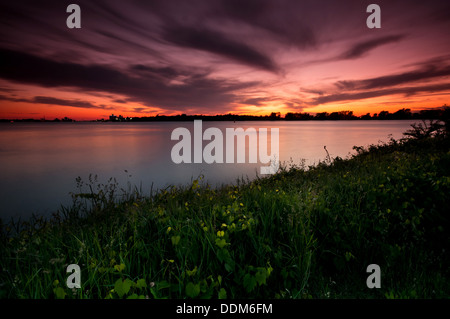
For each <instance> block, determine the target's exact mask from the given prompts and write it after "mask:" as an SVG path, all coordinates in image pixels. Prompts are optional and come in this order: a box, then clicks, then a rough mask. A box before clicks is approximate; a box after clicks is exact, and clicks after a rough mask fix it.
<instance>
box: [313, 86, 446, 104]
mask: <svg viewBox="0 0 450 319" xmlns="http://www.w3.org/2000/svg"><path fill="white" fill-rule="evenodd" d="M448 90H450V83H445V84H434V85H426V86H416V87H400V88H392V89H384V90H374V91H361V92H346V93H336V94H329V95H324V96H319V97H317V98H315V99H313V100H312V101H311V102H310V103H309V104H310V105H319V104H325V103H330V102H341V101H353V100H363V99H369V98H373V97H379V96H387V95H394V94H404V95H405V96H412V95H415V94H418V93H422V92H427V93H436V92H443V91H448Z"/></svg>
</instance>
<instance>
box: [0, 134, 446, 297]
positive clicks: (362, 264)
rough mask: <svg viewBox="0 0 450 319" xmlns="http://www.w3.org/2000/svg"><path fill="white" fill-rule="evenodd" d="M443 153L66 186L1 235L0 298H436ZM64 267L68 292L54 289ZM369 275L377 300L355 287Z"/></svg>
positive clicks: (387, 153) (442, 293)
mask: <svg viewBox="0 0 450 319" xmlns="http://www.w3.org/2000/svg"><path fill="white" fill-rule="evenodd" d="M449 145H450V142H449V140H448V139H446V138H443V137H435V138H423V139H409V140H402V141H391V142H389V143H386V144H383V145H377V146H371V147H369V148H367V149H364V148H357V151H358V154H357V155H356V156H354V157H352V158H350V159H345V160H343V159H340V158H336V159H334V160H333V161H326V162H324V163H320V164H319V165H317V166H315V167H309V168H306V167H302V166H299V167H295V166H291V167H284V168H283V169H282V170H281V172H279V173H277V174H275V175H273V176H270V177H268V178H261V179H257V180H254V181H239V183H237V184H236V185H229V186H224V187H222V188H220V189H213V188H210V187H209V186H208V185H206V184H205V183H203V182H202V179H201V178H199V179H196V180H194V181H193V183H192V184H191V185H189V186H186V187H183V188H180V187H171V188H167V189H165V190H160V191H158V192H156V193H154V194H152V196H147V197H145V196H143V195H142V194H141V193H140V192H139V191H136V190H135V191H132V192H125V193H122V192H120V190H118V186H117V185H116V184H115V183H114V181H111V183H110V184H108V185H98V184H97V183H96V181H95V179H94V178H92V179H90V181H88V182H87V183H85V184H83V183H82V181H80V180H79V181H78V182H79V186H80V188H79V192H78V194H76V195H74V199H75V202H74V204H73V206H71V207H68V208H64V209H62V210H61V212H60V214H59V215H55V216H53V218H51V219H47V220H46V219H44V218H42V217H35V218H33V219H31V220H30V221H28V222H25V223H20V224H19V223H16V224H2V227H1V229H2V232H1V255H0V265H1V272H0V297H1V298H62V297H65V298H128V297H131V298H138V297H141V298H448V297H450V280H449V268H450V267H449V254H448V251H447V249H448V248H449V247H450V245H449V244H450V217H449V212H450V204H449V196H448V194H449V193H450V151H449V150H450V148H449ZM86 189H88V191H87V192H83V191H82V190H86ZM118 195H124V196H118ZM69 264H78V265H79V266H80V267H81V289H69V288H67V286H66V279H67V276H68V275H69V274H67V273H66V268H67V266H68V265H69ZM369 264H378V265H379V266H380V267H381V288H380V289H375V288H374V289H369V288H367V286H366V279H367V277H368V276H369V274H368V273H366V267H367V266H368V265H369Z"/></svg>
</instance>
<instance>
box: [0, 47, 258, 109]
mask: <svg viewBox="0 0 450 319" xmlns="http://www.w3.org/2000/svg"><path fill="white" fill-rule="evenodd" d="M0 59H1V61H2V64H0V77H1V78H3V79H6V80H12V81H15V82H18V83H27V84H37V85H41V86H44V87H72V88H77V89H79V90H80V91H83V92H85V91H92V92H96V91H100V92H109V93H113V94H122V95H125V96H127V97H128V98H127V100H128V101H134V102H141V103H145V104H149V105H153V106H161V107H166V108H182V107H199V108H202V107H215V106H216V107H217V106H224V105H226V104H227V103H230V102H233V101H234V100H235V96H234V94H233V93H232V92H233V91H235V90H238V89H241V88H246V87H249V86H252V85H256V84H257V82H247V83H240V82H236V81H232V80H220V79H208V78H207V77H206V76H205V75H204V74H197V73H195V72H194V71H192V73H190V74H189V73H187V72H186V71H182V72H177V71H176V70H171V69H170V68H169V69H168V68H152V67H145V66H136V65H135V66H132V68H131V69H132V70H134V71H135V70H136V68H138V69H140V70H141V71H146V72H144V73H141V74H139V76H136V75H135V74H134V73H135V72H134V73H133V74H132V75H128V74H126V73H125V72H123V71H119V70H115V69H113V68H111V67H108V66H104V65H81V64H76V63H68V62H67V63H64V62H56V61H52V60H49V59H45V58H41V57H36V56H33V55H30V54H26V53H21V52H15V51H11V50H0ZM155 74H156V75H155ZM176 74H185V78H184V79H183V82H178V83H177V84H171V83H170V80H171V78H172V77H173V76H174V75H176ZM186 74H187V75H186ZM162 78H166V80H167V81H163V80H162Z"/></svg>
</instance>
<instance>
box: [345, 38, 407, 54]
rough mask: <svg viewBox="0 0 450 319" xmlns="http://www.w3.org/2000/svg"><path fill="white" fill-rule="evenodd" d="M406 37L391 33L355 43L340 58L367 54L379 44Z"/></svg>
mask: <svg viewBox="0 0 450 319" xmlns="http://www.w3.org/2000/svg"><path fill="white" fill-rule="evenodd" d="M403 38H404V36H403V35H391V36H386V37H381V38H376V39H373V40H369V41H365V42H362V43H357V44H355V45H354V46H353V47H352V48H350V49H349V50H348V51H347V52H344V53H343V54H342V55H341V56H340V57H339V58H340V59H356V58H360V57H362V56H364V55H366V54H367V53H368V52H370V51H371V50H373V49H376V48H377V47H379V46H382V45H385V44H389V43H394V42H398V41H400V40H402V39H403Z"/></svg>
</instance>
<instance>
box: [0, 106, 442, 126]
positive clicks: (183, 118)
mask: <svg viewBox="0 0 450 319" xmlns="http://www.w3.org/2000/svg"><path fill="white" fill-rule="evenodd" d="M449 114H450V107H448V106H443V107H442V108H437V109H432V110H421V111H419V112H416V113H413V112H411V110H410V109H405V108H403V109H400V110H398V111H396V112H394V113H390V112H389V111H381V112H379V113H374V114H373V115H371V114H370V113H367V114H365V115H361V116H356V115H354V114H353V111H339V112H332V113H328V112H321V113H317V114H315V115H312V114H310V113H292V112H289V113H286V114H285V116H284V117H281V114H280V113H279V112H278V113H275V112H273V113H271V114H270V115H264V116H263V115H259V116H256V115H236V114H223V115H201V114H200V115H186V114H179V115H156V116H145V117H123V116H122V115H119V116H116V115H114V114H112V115H111V116H110V117H109V119H97V120H73V119H71V118H68V117H64V118H62V119H59V118H55V119H52V120H50V119H45V118H43V119H0V123H5V122H46V123H48V122H69V123H70V122H190V121H194V120H203V121H222V122H226V121H233V122H235V121H353V120H364V121H370V120H382V121H384V120H432V119H433V120H444V119H447V118H448V117H449Z"/></svg>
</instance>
